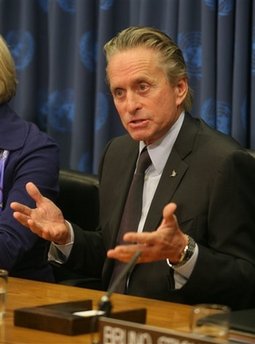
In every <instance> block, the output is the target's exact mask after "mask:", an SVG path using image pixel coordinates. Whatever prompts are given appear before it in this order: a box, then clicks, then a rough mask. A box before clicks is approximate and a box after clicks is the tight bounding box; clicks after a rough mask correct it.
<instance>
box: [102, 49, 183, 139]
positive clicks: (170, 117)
mask: <svg viewBox="0 0 255 344" xmlns="http://www.w3.org/2000/svg"><path fill="white" fill-rule="evenodd" d="M107 72H108V79H109V83H110V89H111V93H112V96H113V100H114V104H115V106H116V109H117V111H118V113H119V116H120V119H121V121H122V124H123V126H124V127H125V129H126V130H127V131H128V133H129V134H130V136H131V137H132V138H133V139H134V140H138V141H144V142H145V143H146V144H151V143H154V142H155V141H157V140H158V139H160V138H161V137H162V136H164V135H165V134H166V132H167V131H168V130H169V129H170V127H171V126H172V125H173V124H174V122H175V121H176V120H177V118H178V117H179V115H180V113H181V109H180V104H181V103H182V101H183V99H184V98H185V95H186V93H187V89H188V86H187V81H186V79H181V80H179V82H178V83H177V85H175V86H172V85H170V83H169V81H168V79H167V75H166V73H165V71H164V69H163V68H162V67H161V66H160V62H159V54H158V53H157V52H156V51H154V50H152V49H147V48H143V47H137V48H132V49H129V50H125V51H122V52H117V53H115V54H114V55H112V56H111V58H110V60H109V63H108V67H107Z"/></svg>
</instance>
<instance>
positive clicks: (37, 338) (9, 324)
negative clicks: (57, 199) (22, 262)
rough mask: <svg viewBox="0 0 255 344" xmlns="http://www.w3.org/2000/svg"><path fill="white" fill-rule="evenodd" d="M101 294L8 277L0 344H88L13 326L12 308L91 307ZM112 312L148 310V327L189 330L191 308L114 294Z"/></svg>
mask: <svg viewBox="0 0 255 344" xmlns="http://www.w3.org/2000/svg"><path fill="white" fill-rule="evenodd" d="M102 295H103V292H100V291H95V290H90V289H83V288H77V287H70V286H63V285H59V284H51V283H42V282H36V281H29V280H25V279H18V278H9V283H8V296H7V312H6V315H5V318H4V320H3V322H2V324H1V325H0V343H6V344H7V343H8V344H14V343H15V344H23V343H31V344H41V343H47V344H67V343H68V344H71V343H72V344H75V343H82V344H86V343H90V342H91V337H90V335H78V336H66V335H59V334H55V333H50V332H45V331H38V330H32V329H28V328H23V327H18V326H14V323H13V314H14V309H17V308H21V307H31V306H38V305H45V304H52V303H57V302H65V301H75V300H87V299H91V300H93V305H94V308H96V307H97V303H98V301H99V300H100V298H101V296H102ZM112 303H113V307H114V310H116V311H118V310H127V309H134V308H141V307H143V308H146V309H147V322H146V323H147V324H148V325H153V326H157V327H163V328H168V329H175V330H181V331H188V325H189V314H190V307H189V306H186V305H180V304H175V303H170V302H163V301H158V300H152V299H146V298H140V297H134V296H127V295H120V294H113V295H112Z"/></svg>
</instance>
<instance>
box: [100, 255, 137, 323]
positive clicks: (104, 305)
mask: <svg viewBox="0 0 255 344" xmlns="http://www.w3.org/2000/svg"><path fill="white" fill-rule="evenodd" d="M140 255H141V251H136V253H135V254H134V255H133V257H132V259H131V260H130V261H129V262H128V263H127V265H126V266H125V267H124V268H123V270H122V271H121V273H120V274H119V275H118V277H117V278H116V279H115V281H113V283H112V286H111V288H110V289H108V291H107V293H106V294H105V295H103V296H102V298H101V300H100V302H99V304H98V310H100V311H103V312H104V313H105V315H106V316H108V315H109V314H110V313H111V310H112V303H111V300H110V297H111V295H112V293H114V291H115V290H116V287H117V286H118V285H119V284H120V282H121V281H122V279H123V278H124V277H126V276H127V275H128V273H129V272H130V271H132V269H133V267H134V266H135V264H136V262H137V260H138V258H139V257H140Z"/></svg>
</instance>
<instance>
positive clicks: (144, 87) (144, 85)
mask: <svg viewBox="0 0 255 344" xmlns="http://www.w3.org/2000/svg"><path fill="white" fill-rule="evenodd" d="M148 88H149V85H148V84H144V83H142V84H139V90H140V91H146V90H147V89H148Z"/></svg>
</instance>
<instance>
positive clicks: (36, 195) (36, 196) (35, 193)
mask: <svg viewBox="0 0 255 344" xmlns="http://www.w3.org/2000/svg"><path fill="white" fill-rule="evenodd" d="M26 190H27V193H28V194H29V196H30V197H31V198H32V199H33V200H34V201H35V202H36V203H37V204H39V203H40V202H42V199H43V195H42V194H41V193H40V191H39V189H38V188H37V187H36V186H35V184H34V183H32V182H28V183H27V184H26Z"/></svg>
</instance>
